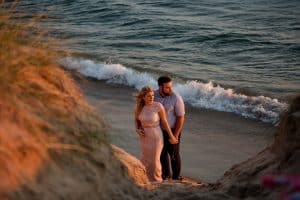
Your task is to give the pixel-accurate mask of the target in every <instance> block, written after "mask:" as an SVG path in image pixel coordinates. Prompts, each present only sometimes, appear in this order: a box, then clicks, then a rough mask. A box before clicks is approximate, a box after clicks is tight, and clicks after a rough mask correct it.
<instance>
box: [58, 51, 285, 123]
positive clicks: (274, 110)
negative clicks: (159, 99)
mask: <svg viewBox="0 0 300 200" xmlns="http://www.w3.org/2000/svg"><path fill="white" fill-rule="evenodd" d="M61 64H62V65H63V66H64V67H65V68H67V69H73V70H77V71H79V72H80V73H81V74H83V75H84V76H87V77H92V78H96V79H98V80H106V81H107V82H108V83H115V84H122V85H127V86H130V87H134V88H136V89H140V88H142V87H143V86H145V85H149V86H151V87H153V88H157V84H156V79H155V78H154V76H153V75H151V74H149V73H146V72H137V71H135V70H133V69H130V68H126V67H125V66H123V65H121V64H101V63H96V62H94V61H92V60H83V59H75V58H71V57H67V58H64V59H62V60H61ZM174 90H175V91H176V92H177V93H179V94H180V95H181V96H182V97H183V99H184V101H185V102H187V103H189V104H191V105H192V106H194V107H198V108H206V109H213V110H218V111H224V112H233V113H236V114H239V115H241V116H243V117H246V118H252V119H258V120H261V121H263V122H268V123H273V124H274V123H276V122H277V121H278V120H279V117H280V114H281V113H282V112H283V111H285V110H286V109H287V107H288V105H287V104H286V103H282V102H279V101H278V100H277V99H272V98H270V97H265V96H247V95H244V94H237V93H235V92H234V90H233V89H231V88H229V89H225V88H222V87H221V86H219V85H217V86H214V85H213V83H212V82H209V83H202V82H199V81H187V82H186V83H183V84H181V83H175V84H174Z"/></svg>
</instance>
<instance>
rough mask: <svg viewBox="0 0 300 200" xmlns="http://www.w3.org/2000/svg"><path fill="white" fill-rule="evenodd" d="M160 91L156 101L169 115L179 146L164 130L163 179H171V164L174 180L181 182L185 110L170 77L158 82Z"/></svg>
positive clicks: (155, 94)
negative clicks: (181, 153)
mask: <svg viewBox="0 0 300 200" xmlns="http://www.w3.org/2000/svg"><path fill="white" fill-rule="evenodd" d="M157 82H158V86H159V89H158V90H156V91H155V92H154V101H157V102H160V103H161V104H162V105H163V106H164V108H165V110H166V114H167V119H168V122H169V125H170V128H171V129H172V132H173V134H174V136H175V138H176V139H177V140H178V143H177V144H171V143H170V142H169V137H168V133H167V132H166V131H165V130H163V136H164V147H163V150H162V152H161V157H160V162H161V165H162V178H163V179H164V180H166V179H169V178H171V172H170V162H169V156H170V159H171V166H172V179H173V180H180V179H181V177H180V170H181V159H180V154H179V145H180V136H181V129H182V127H183V123H184V115H185V108H184V103H183V100H182V97H181V96H180V95H179V94H176V93H174V92H173V89H172V87H173V86H172V80H171V78H170V77H168V76H161V77H159V78H158V80H157Z"/></svg>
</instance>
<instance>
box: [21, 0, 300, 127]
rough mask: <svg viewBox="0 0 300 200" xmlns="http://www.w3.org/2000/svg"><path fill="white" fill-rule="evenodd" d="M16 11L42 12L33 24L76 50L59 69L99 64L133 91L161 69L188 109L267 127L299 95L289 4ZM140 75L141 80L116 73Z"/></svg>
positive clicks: (123, 4)
mask: <svg viewBox="0 0 300 200" xmlns="http://www.w3.org/2000/svg"><path fill="white" fill-rule="evenodd" d="M18 10H19V11H22V12H23V13H26V14H23V15H22V18H29V17H31V16H33V15H36V14H37V13H43V14H45V15H46V16H47V17H48V18H47V19H44V21H43V22H42V25H43V26H44V27H47V29H49V30H50V31H51V33H52V34H53V35H55V36H57V37H59V38H63V39H64V47H65V48H68V49H71V50H72V52H74V53H76V55H77V56H76V58H72V59H74V60H76V62H77V64H76V66H77V68H76V67H74V65H72V66H71V65H69V64H68V63H67V64H66V62H64V64H65V67H69V68H76V69H80V70H81V71H82V70H83V69H82V68H86V69H84V70H83V71H89V72H88V73H86V74H85V75H87V76H92V77H94V78H99V76H101V74H102V75H103V74H105V73H103V71H101V69H105V68H103V66H104V64H105V63H109V64H113V65H109V66H110V68H113V69H112V70H111V71H112V72H113V73H112V76H109V78H106V77H104V79H106V80H108V81H110V82H115V83H116V82H117V83H120V84H126V85H129V86H133V87H136V88H139V87H141V86H142V84H148V83H149V84H152V85H154V83H155V78H156V77H157V76H158V75H159V74H165V73H167V74H169V75H171V76H172V77H174V78H175V80H176V83H177V90H178V92H180V93H181V94H182V95H183V96H184V98H185V101H187V102H189V103H190V104H192V105H193V106H195V107H204V108H209V109H215V110H221V111H226V112H235V113H238V114H240V115H242V116H245V117H250V118H256V119H260V120H262V121H265V122H273V123H274V122H276V121H277V120H278V117H279V114H280V113H281V112H282V111H283V110H284V109H285V108H286V106H287V105H286V104H285V99H286V98H287V97H289V96H291V95H295V94H299V93H300V87H299V86H300V37H299V35H300V12H299V10H300V1H297V0H290V1H282V0H268V1H266V0H259V1H258V0H252V1H240V0H239V1H238V0H229V1H228V0H226V1H225V0H210V1H208V0H204V1H191V0H190V1H187V0H177V1H174V0H165V1H158V0H157V1H145V0H143V1H142V0H128V1H122V0H109V1H106V0H104V1H97V0H85V1H83V0H82V1H80V0H77V1H67V0H64V1H62V0H60V1H58V0H57V1H55V0H54V1H53V0H51V1H50V0H48V1H46V0H44V1H32V0H31V1H29V0H24V1H22V2H20V3H19V6H18ZM67 59H70V58H67ZM72 59H71V60H72ZM80 61H82V62H81V64H82V65H80V66H78V63H80ZM86 62H88V63H92V64H91V65H90V64H86ZM73 64H74V63H73ZM114 64H119V65H114ZM116 66H119V68H118V67H117V69H121V68H122V67H123V68H124V69H123V68H122V69H121V71H122V70H123V71H124V70H125V71H126V70H127V72H129V74H127V75H124V73H121V72H120V71H118V70H115V68H114V67H116ZM120 66H121V67H120ZM127 72H126V73H127ZM120 73H121V75H120ZM126 73H125V74H126ZM141 74H143V76H146V78H145V79H141V80H144V82H134V83H130V80H131V81H132V80H133V79H134V78H129V79H126V76H131V75H133V77H134V76H137V77H139V76H140V75H141ZM123 75H124V76H123ZM99 79H100V78H99ZM112 80H114V81H112ZM134 80H137V79H134ZM145 80H147V81H149V82H146V83H145ZM128 81H129V82H128ZM216 84H218V85H220V86H219V87H217V86H216ZM182 88H183V89H182ZM184 91H188V92H185V93H184ZM277 99H279V100H277Z"/></svg>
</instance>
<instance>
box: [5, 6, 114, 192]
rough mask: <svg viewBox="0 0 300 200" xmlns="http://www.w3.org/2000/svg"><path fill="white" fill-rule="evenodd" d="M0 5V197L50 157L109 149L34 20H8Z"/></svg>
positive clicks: (94, 118) (96, 121)
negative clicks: (100, 146) (99, 147)
mask: <svg viewBox="0 0 300 200" xmlns="http://www.w3.org/2000/svg"><path fill="white" fill-rule="evenodd" d="M1 6H2V5H0V11H1V12H0V177H1V181H0V193H1V192H3V191H13V190H15V189H16V188H18V187H19V186H21V185H22V184H25V183H27V182H28V181H30V180H32V179H34V177H35V176H36V174H37V173H38V172H39V170H40V169H41V167H42V166H43V165H45V164H47V162H48V161H49V160H51V156H50V154H49V151H62V150H76V151H82V152H88V151H92V150H93V148H92V147H93V145H92V144H93V143H97V144H103V145H108V142H107V141H106V140H107V138H106V135H105V134H104V124H103V123H102V120H101V119H100V117H99V116H97V115H95V114H94V113H93V110H92V108H90V107H89V105H88V104H87V103H86V101H85V99H84V97H83V96H82V94H81V92H80V90H79V88H78V87H77V86H76V84H75V83H74V81H73V80H72V78H71V77H70V75H69V74H68V73H67V72H66V71H64V70H62V69H61V68H60V67H59V66H58V64H57V63H56V60H57V58H58V56H59V53H58V52H56V51H54V50H53V49H52V48H51V46H52V45H53V44H54V43H55V40H53V39H48V38H47V37H44V36H45V32H43V31H39V29H38V28H37V26H36V25H37V24H35V22H36V19H30V20H29V21H27V22H24V21H22V22H21V23H19V22H18V21H16V20H14V19H12V17H11V16H12V15H11V14H10V13H11V11H10V9H8V11H7V10H6V11H5V12H4V9H3V6H2V7H1Z"/></svg>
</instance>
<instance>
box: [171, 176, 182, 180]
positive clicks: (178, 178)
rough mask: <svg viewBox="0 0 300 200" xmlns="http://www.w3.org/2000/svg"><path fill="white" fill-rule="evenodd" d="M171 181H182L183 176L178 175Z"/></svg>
mask: <svg viewBox="0 0 300 200" xmlns="http://www.w3.org/2000/svg"><path fill="white" fill-rule="evenodd" d="M172 179H173V181H182V180H183V177H182V176H179V177H176V178H174V177H173V178H172Z"/></svg>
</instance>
